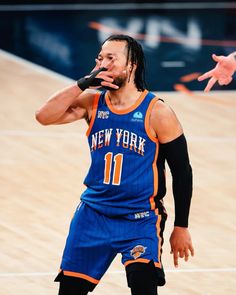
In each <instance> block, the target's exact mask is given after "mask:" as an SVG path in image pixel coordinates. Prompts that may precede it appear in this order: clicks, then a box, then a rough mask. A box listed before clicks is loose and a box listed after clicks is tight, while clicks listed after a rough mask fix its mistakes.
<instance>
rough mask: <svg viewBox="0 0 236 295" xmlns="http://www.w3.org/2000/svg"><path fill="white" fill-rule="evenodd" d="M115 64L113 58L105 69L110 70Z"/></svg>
mask: <svg viewBox="0 0 236 295" xmlns="http://www.w3.org/2000/svg"><path fill="white" fill-rule="evenodd" d="M114 62H115V58H114V57H113V58H112V60H111V61H109V63H108V64H107V65H106V68H107V69H110V68H111V67H112V65H113V64H114Z"/></svg>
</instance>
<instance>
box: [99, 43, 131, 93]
mask: <svg viewBox="0 0 236 295" xmlns="http://www.w3.org/2000/svg"><path fill="white" fill-rule="evenodd" d="M97 59H98V62H99V67H100V68H101V67H105V68H107V69H108V70H109V71H111V72H112V77H113V78H114V81H113V84H116V85H118V86H119V87H121V86H123V85H124V84H125V83H126V81H127V79H128V67H129V63H128V65H127V47H126V42H125V41H106V42H105V43H104V44H103V46H102V49H101V51H100V53H99V54H98V58H97ZM113 90H114V89H113Z"/></svg>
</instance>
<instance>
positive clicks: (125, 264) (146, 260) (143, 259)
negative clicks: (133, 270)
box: [124, 258, 161, 268]
mask: <svg viewBox="0 0 236 295" xmlns="http://www.w3.org/2000/svg"><path fill="white" fill-rule="evenodd" d="M135 262H142V263H149V262H150V260H149V259H145V258H137V259H135V260H127V261H125V263H124V266H127V265H129V264H131V263H135ZM154 264H155V266H156V267H159V268H161V263H160V262H154Z"/></svg>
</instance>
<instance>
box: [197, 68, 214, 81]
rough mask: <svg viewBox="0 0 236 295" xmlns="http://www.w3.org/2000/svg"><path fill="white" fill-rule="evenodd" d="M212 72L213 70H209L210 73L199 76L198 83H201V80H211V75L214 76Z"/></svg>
mask: <svg viewBox="0 0 236 295" xmlns="http://www.w3.org/2000/svg"><path fill="white" fill-rule="evenodd" d="M213 71H214V70H210V71H208V72H206V73H204V74H203V75H201V76H199V77H198V81H200V82H201V81H203V80H205V79H208V78H211V77H212V76H213V74H214V72H213Z"/></svg>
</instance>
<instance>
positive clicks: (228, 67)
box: [198, 51, 236, 92]
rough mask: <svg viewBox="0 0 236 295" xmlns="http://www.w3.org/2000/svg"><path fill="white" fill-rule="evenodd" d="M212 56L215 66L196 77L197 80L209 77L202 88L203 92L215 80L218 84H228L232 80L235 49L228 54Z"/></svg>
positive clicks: (208, 89)
mask: <svg viewBox="0 0 236 295" xmlns="http://www.w3.org/2000/svg"><path fill="white" fill-rule="evenodd" d="M212 58H213V60H214V61H216V62H217V64H216V66H215V68H214V69H212V70H211V71H209V72H206V73H205V74H203V75H201V76H200V77H198V81H203V80H205V79H208V78H210V80H209V81H208V83H207V86H206V88H205V89H204V91H205V92H208V91H210V90H211V88H212V87H213V85H214V84H215V83H216V81H218V83H219V84H220V85H228V84H229V83H230V82H231V81H232V79H233V78H232V76H233V74H234V73H235V71H236V51H235V52H233V53H231V54H229V55H228V56H223V55H221V56H217V55H215V54H213V55H212Z"/></svg>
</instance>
